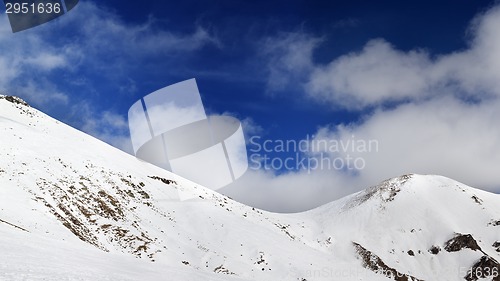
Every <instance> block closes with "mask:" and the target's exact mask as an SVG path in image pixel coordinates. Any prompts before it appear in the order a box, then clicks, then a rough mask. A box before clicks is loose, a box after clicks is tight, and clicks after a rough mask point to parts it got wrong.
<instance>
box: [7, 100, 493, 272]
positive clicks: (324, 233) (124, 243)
mask: <svg viewBox="0 0 500 281" xmlns="http://www.w3.org/2000/svg"><path fill="white" fill-rule="evenodd" d="M183 198H191V199H189V200H180V199H183ZM0 237H1V238H0V253H1V255H0V280H190V281H191V280H259V281H261V280H273V281H275V280H284V281H285V280H286V281H288V280H290V281H296V280H299V281H306V280H307V281H311V280H440V281H441V280H494V281H498V280H500V277H498V276H499V275H500V264H499V262H498V261H500V195H497V194H491V193H488V192H484V191H481V190H478V189H474V188H471V187H468V186H466V185H463V184H461V183H458V182H456V181H453V180H451V179H448V178H444V177H440V176H423V175H405V176H401V177H398V178H394V179H390V180H387V181H384V182H382V183H380V184H379V185H376V186H373V187H370V188H368V189H366V190H364V191H362V192H359V193H356V194H353V195H350V196H348V197H345V198H343V199H340V200H338V201H335V202H332V203H329V204H327V205H324V206H322V207H320V208H317V209H314V210H311V211H308V212H304V213H299V214H275V213H269V212H265V211H261V210H258V209H255V208H252V207H249V206H245V205H243V204H240V203H238V202H235V201H233V200H231V199H230V198H228V197H225V196H223V195H220V194H218V193H216V192H213V191H211V190H209V189H206V188H204V187H202V186H199V185H197V184H195V183H193V182H190V181H188V180H186V179H183V178H181V177H179V176H176V175H175V174H172V173H170V172H168V171H165V170H163V169H160V168H158V167H155V166H153V165H151V164H148V163H145V162H142V161H140V160H138V159H136V158H135V157H133V156H131V155H128V154H126V153H124V152H122V151H120V150H118V149H115V148H113V147H111V146H109V145H107V144H105V143H103V142H101V141H99V140H97V139H95V138H93V137H90V136H88V135H86V134H84V133H82V132H80V131H78V130H75V129H73V128H71V127H69V126H67V125H65V124H62V123H60V122H58V121H57V120H54V119H52V118H50V117H49V116H47V115H45V114H43V113H41V112H39V111H37V110H36V109H34V108H31V107H29V105H27V104H26V103H25V102H24V101H22V100H21V99H19V98H15V97H7V96H1V97H0ZM483 277H487V278H483Z"/></svg>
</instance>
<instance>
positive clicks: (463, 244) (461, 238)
mask: <svg viewBox="0 0 500 281" xmlns="http://www.w3.org/2000/svg"><path fill="white" fill-rule="evenodd" d="M464 248H468V249H471V250H473V251H476V250H479V251H481V247H479V245H478V244H477V242H476V240H475V239H474V237H472V235H470V234H456V235H455V237H453V238H452V239H450V240H448V241H447V242H446V243H445V246H444V249H445V250H446V251H447V252H458V251H460V250H462V249H464Z"/></svg>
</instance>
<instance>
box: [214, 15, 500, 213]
mask: <svg viewBox="0 0 500 281" xmlns="http://www.w3.org/2000/svg"><path fill="white" fill-rule="evenodd" d="M499 25H500V7H494V8H492V9H490V10H489V11H487V12H485V13H484V14H481V15H478V16H477V17H476V18H475V19H474V20H473V22H472V24H471V27H470V28H469V34H470V35H471V37H470V42H469V45H468V48H466V49H465V50H458V51H456V52H453V53H450V54H442V55H438V56H435V55H434V56H433V55H431V54H429V53H428V52H427V51H425V50H421V49H415V50H411V51H407V52H405V51H401V50H398V49H396V48H395V47H394V46H392V45H391V44H390V43H389V42H387V41H385V40H383V39H376V40H371V41H369V42H368V43H367V44H366V45H365V46H364V48H362V50H361V51H359V52H353V53H349V54H346V55H343V56H341V57H339V58H336V59H334V60H333V61H331V62H330V63H328V64H326V65H319V64H315V63H314V62H313V61H312V52H313V51H314V48H315V46H317V44H318V41H316V40H315V39H314V37H311V36H309V37H308V36H304V35H303V34H302V35H300V36H287V37H285V38H284V37H280V38H278V39H277V40H281V42H283V45H279V44H277V45H275V46H277V48H279V49H280V51H276V52H275V53H274V54H275V56H277V57H274V58H272V59H270V65H269V69H270V76H269V80H270V81H273V80H275V79H276V78H275V77H276V75H273V71H274V73H277V72H276V70H279V75H281V76H285V77H284V78H283V77H281V79H282V80H281V81H287V83H290V82H294V81H295V85H296V86H301V87H302V88H303V90H304V92H305V93H306V95H307V96H309V97H311V98H313V99H314V100H316V101H321V102H327V103H329V104H331V106H332V108H338V107H343V108H346V109H349V110H352V111H356V112H358V113H359V114H360V115H361V116H362V117H363V118H362V119H361V121H359V122H357V123H348V124H330V125H329V126H325V127H322V128H319V129H318V130H317V132H316V133H315V135H314V137H313V138H312V139H307V141H308V142H309V143H311V144H313V143H314V142H316V143H318V142H323V143H327V144H332V143H333V144H339V143H340V146H335V147H337V148H336V149H335V148H334V149H328V148H325V147H321V146H317V147H316V148H315V149H313V150H312V151H309V152H306V153H303V154H301V155H302V156H303V157H318V156H320V157H323V158H325V159H327V160H328V159H329V160H331V161H330V162H331V163H332V162H333V161H336V160H339V159H340V160H344V161H346V160H347V159H351V160H352V159H362V163H363V167H362V168H361V169H357V168H354V169H350V168H349V167H346V166H345V165H344V166H341V165H339V166H338V167H337V168H333V169H332V168H331V167H329V168H328V167H327V168H326V169H325V167H323V168H321V167H320V168H317V169H312V170H299V171H288V172H286V173H282V174H276V173H273V172H272V171H265V170H262V169H261V170H257V171H250V172H249V173H248V174H247V175H246V176H245V178H244V179H243V180H242V181H239V182H238V183H236V184H235V185H233V186H231V187H228V188H227V189H226V190H224V192H225V193H227V194H228V195H230V196H232V197H234V198H236V199H238V200H240V201H242V202H246V203H249V204H253V205H256V206H259V207H261V208H264V209H267V210H271V211H285V212H288V211H303V210H306V209H310V208H313V207H316V206H318V205H321V204H323V203H326V202H329V201H332V200H334V199H338V198H339V197H341V196H344V195H346V194H349V193H353V192H355V191H359V190H361V189H364V188H367V187H369V186H371V185H374V184H376V183H378V182H380V181H382V180H384V179H386V178H390V177H395V176H399V175H402V174H407V173H421V174H440V175H444V176H448V177H450V178H453V179H456V180H459V181H462V182H464V183H466V184H469V185H471V186H473V187H477V188H482V189H485V190H489V191H493V192H500V184H499V183H500V175H499V173H498V171H497V170H498V166H499V163H500V151H499V150H498V147H500V128H499V127H498V125H497V120H500V119H499V118H500V35H499V34H498V32H496V31H497V30H498V28H497V27H498V26H499ZM288 46H307V48H302V49H300V48H298V49H297V50H302V51H303V55H304V57H303V58H302V60H294V59H293V56H291V52H294V51H295V49H294V48H289V47H288ZM298 55H299V54H296V56H298ZM289 61H290V62H289ZM293 62H297V63H293ZM297 68H300V69H297ZM297 75H298V76H300V79H296V78H294V77H296V76H297ZM290 78H294V79H290ZM388 102H391V103H392V105H393V106H392V107H391V108H390V109H388V108H387V107H384V106H383V105H384V104H386V103H388ZM367 108H369V110H366V109H367ZM369 141H375V142H376V144H377V145H376V148H373V147H372V148H368V149H362V148H359V147H358V148H357V149H349V147H347V146H346V149H343V148H342V144H348V143H351V144H352V143H357V142H361V143H363V142H364V143H365V144H366V143H367V142H369ZM312 147H313V148H314V145H313V146H312ZM274 157H276V154H275V156H274ZM278 157H281V156H279V155H278ZM282 157H287V155H284V156H282ZM259 160H261V159H259ZM281 160H284V159H283V158H282V159H281ZM327 162H328V161H327ZM339 163H340V162H339ZM344 163H345V162H344ZM240 195H241V196H240Z"/></svg>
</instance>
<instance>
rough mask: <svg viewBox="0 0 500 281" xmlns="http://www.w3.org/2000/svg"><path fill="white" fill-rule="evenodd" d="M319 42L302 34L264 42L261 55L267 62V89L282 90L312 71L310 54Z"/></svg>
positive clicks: (291, 34) (292, 34) (289, 34)
mask: <svg viewBox="0 0 500 281" xmlns="http://www.w3.org/2000/svg"><path fill="white" fill-rule="evenodd" d="M321 41H322V39H321V38H316V37H311V36H308V35H307V34H305V33H302V32H299V33H283V34H281V35H279V36H278V37H277V38H267V39H266V40H264V41H263V43H262V51H261V52H262V53H261V55H262V56H264V57H266V58H267V59H268V60H269V62H268V69H267V71H268V72H269V79H268V83H267V84H268V86H269V88H270V89H271V90H272V91H274V90H283V89H284V88H286V87H287V86H288V85H289V84H290V83H292V82H294V83H296V82H297V81H295V80H296V79H303V77H304V75H305V74H307V73H308V72H310V71H312V69H313V67H314V65H313V63H312V54H313V51H314V49H315V48H316V47H317V46H318V45H319V43H320V42H321Z"/></svg>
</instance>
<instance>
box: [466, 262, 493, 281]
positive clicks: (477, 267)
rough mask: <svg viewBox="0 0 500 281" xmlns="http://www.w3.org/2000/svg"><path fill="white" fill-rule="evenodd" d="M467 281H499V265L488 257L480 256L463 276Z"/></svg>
mask: <svg viewBox="0 0 500 281" xmlns="http://www.w3.org/2000/svg"><path fill="white" fill-rule="evenodd" d="M464 278H465V279H466V280H467V281H476V280H478V279H483V278H493V279H491V280H492V281H500V264H499V263H498V261H496V260H495V259H493V258H492V257H489V256H482V257H481V259H480V260H479V261H477V262H476V263H475V264H474V265H473V266H472V268H471V269H469V271H467V275H466V276H464ZM488 280H489V279H488Z"/></svg>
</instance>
